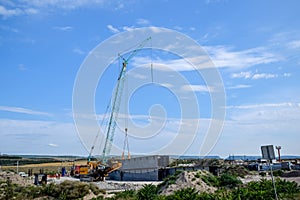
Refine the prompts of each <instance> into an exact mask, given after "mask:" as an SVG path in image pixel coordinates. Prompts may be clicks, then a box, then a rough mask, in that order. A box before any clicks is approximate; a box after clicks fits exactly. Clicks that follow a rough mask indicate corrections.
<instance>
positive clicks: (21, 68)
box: [18, 64, 27, 71]
mask: <svg viewBox="0 0 300 200" xmlns="http://www.w3.org/2000/svg"><path fill="white" fill-rule="evenodd" d="M18 69H19V70H20V71H25V70H27V67H25V65H24V64H19V65H18Z"/></svg>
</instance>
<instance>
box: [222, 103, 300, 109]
mask: <svg viewBox="0 0 300 200" xmlns="http://www.w3.org/2000/svg"><path fill="white" fill-rule="evenodd" d="M295 106H296V107H297V104H294V103H291V102H282V103H262V104H249V105H240V106H228V107H227V108H230V109H232V108H235V109H236V108H237V109H253V108H272V107H273V108H274V107H295Z"/></svg>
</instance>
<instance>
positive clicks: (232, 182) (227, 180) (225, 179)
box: [220, 173, 242, 188]
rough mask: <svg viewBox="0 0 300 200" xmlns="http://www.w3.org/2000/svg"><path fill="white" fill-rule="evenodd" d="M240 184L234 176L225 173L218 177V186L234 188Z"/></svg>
mask: <svg viewBox="0 0 300 200" xmlns="http://www.w3.org/2000/svg"><path fill="white" fill-rule="evenodd" d="M241 184H242V181H241V180H240V179H238V178H237V177H236V176H233V175H230V174H226V173H225V174H222V175H221V177H220V186H224V187H229V188H234V187H237V186H238V185H241Z"/></svg>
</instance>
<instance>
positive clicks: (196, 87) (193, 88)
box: [181, 85, 213, 92]
mask: <svg viewBox="0 0 300 200" xmlns="http://www.w3.org/2000/svg"><path fill="white" fill-rule="evenodd" d="M181 89H182V90H185V91H194V92H213V88H212V87H208V86H206V85H183V86H182V87H181Z"/></svg>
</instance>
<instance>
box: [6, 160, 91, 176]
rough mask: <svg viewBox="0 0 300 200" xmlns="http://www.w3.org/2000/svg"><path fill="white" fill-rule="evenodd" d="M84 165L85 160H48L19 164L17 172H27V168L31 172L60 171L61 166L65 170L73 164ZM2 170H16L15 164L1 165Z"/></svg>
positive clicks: (68, 169)
mask: <svg viewBox="0 0 300 200" xmlns="http://www.w3.org/2000/svg"><path fill="white" fill-rule="evenodd" d="M74 164H75V165H85V164H86V160H81V161H76V162H50V163H41V164H27V165H20V166H19V172H20V171H23V172H26V173H27V172H28V170H29V169H32V173H39V172H40V170H43V172H44V173H50V172H60V171H61V168H62V167H65V168H66V170H67V171H70V170H71V167H72V166H73V165H74ZM1 169H2V170H3V171H5V170H8V171H14V172H16V171H17V166H2V167H1Z"/></svg>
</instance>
